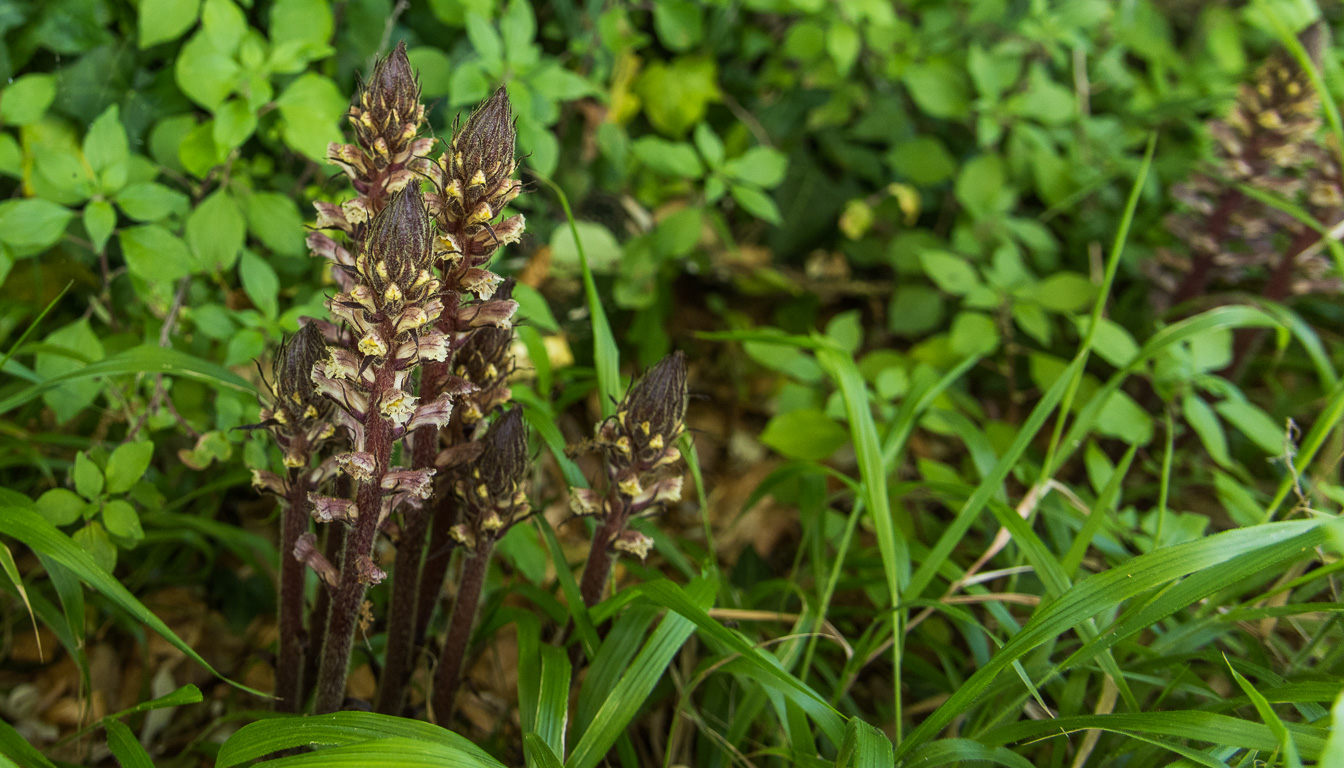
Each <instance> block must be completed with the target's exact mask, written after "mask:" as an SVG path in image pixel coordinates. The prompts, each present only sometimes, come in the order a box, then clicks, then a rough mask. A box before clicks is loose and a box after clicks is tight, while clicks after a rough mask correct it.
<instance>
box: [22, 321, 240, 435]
mask: <svg viewBox="0 0 1344 768" xmlns="http://www.w3.org/2000/svg"><path fill="white" fill-rule="evenodd" d="M80 322H86V321H83V320H81V321H80ZM99 356H100V357H101V353H100V355H99ZM139 373H163V374H168V375H171V376H186V377H188V378H193V379H198V380H201V381H205V382H207V383H210V384H214V385H221V386H226V387H230V388H232V389H236V390H238V391H240V392H244V393H247V394H256V388H255V387H253V386H252V384H251V383H249V382H248V381H247V379H244V378H242V377H241V376H239V375H238V374H236V373H234V372H233V371H230V370H229V369H227V368H225V367H223V366H221V365H218V364H216V363H212V362H209V361H207V360H202V359H200V358H198V357H193V356H191V355H188V354H186V353H185V352H179V351H177V350H175V349H167V348H164V347H160V346H158V345H157V344H146V345H144V346H139V347H133V348H131V349H128V350H126V351H124V352H120V353H118V354H116V355H113V356H112V357H109V358H108V359H106V360H101V361H100V362H97V363H93V364H90V365H79V364H76V365H75V366H74V369H73V370H69V371H68V372H66V373H62V374H60V375H58V376H51V377H49V378H48V380H47V381H44V382H42V383H41V384H34V385H33V386H31V387H28V388H26V389H23V390H20V391H19V392H16V393H14V394H12V395H10V396H9V397H6V398H5V399H3V400H0V413H5V412H6V411H9V410H12V409H14V408H17V407H19V406H20V405H23V404H24V403H26V402H28V401H30V400H33V399H34V398H37V397H39V396H41V395H42V393H44V392H47V391H50V390H52V389H55V388H56V387H59V386H61V385H62V384H65V383H68V382H76V381H82V380H84V379H92V378H98V377H100V376H121V375H127V374H139Z"/></svg>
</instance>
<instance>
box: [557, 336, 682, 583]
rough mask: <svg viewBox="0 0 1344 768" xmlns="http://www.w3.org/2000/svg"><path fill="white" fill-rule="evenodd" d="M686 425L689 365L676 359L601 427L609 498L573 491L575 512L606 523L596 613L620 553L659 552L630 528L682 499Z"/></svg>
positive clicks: (587, 576)
mask: <svg viewBox="0 0 1344 768" xmlns="http://www.w3.org/2000/svg"><path fill="white" fill-rule="evenodd" d="M685 418H686V357H685V355H683V354H682V353H681V352H674V353H673V354H671V355H668V356H667V357H665V358H663V359H662V360H660V361H659V362H658V364H657V365H655V366H653V368H650V369H649V371H648V372H647V373H645V374H644V376H643V378H641V379H640V380H639V381H637V382H635V384H634V385H633V386H631V387H630V391H629V392H628V393H626V396H625V399H624V400H622V401H621V403H620V405H619V406H618V407H617V409H616V414H615V415H614V416H612V417H611V418H608V419H606V420H605V421H603V422H602V423H600V424H598V426H597V440H596V445H597V447H598V448H599V449H600V450H601V451H602V453H603V456H604V459H605V464H606V470H607V489H606V492H605V494H604V493H602V492H600V491H598V490H596V489H590V488H572V489H570V510H571V511H573V512H574V514H576V515H580V516H595V517H597V518H598V520H599V521H600V524H599V525H598V529H597V532H596V534H595V535H594V537H593V543H592V550H591V551H590V553H589V556H588V564H587V566H586V567H585V570H584V574H583V583H582V591H583V595H584V600H585V602H587V603H588V604H589V605H592V604H594V603H596V602H597V601H598V600H599V599H601V594H602V591H603V589H604V588H605V585H606V579H607V577H608V576H609V574H610V570H611V556H612V554H613V553H615V552H624V553H627V554H632V555H635V556H636V557H639V558H640V559H643V558H644V557H645V556H646V555H647V554H648V552H649V548H650V547H652V546H653V541H652V540H651V539H650V538H649V537H648V536H645V535H644V534H642V533H640V532H639V531H636V530H632V529H629V528H627V527H626V526H627V524H628V523H629V521H630V519H631V518H632V517H636V516H641V515H650V514H654V513H656V512H658V511H661V510H662V509H663V508H664V507H665V506H666V505H668V504H670V503H673V502H675V501H677V500H679V499H680V498H681V486H682V478H681V475H680V474H679V473H674V472H671V471H670V470H671V468H672V467H673V466H674V465H675V464H676V463H677V462H678V461H680V460H681V451H679V450H678V449H677V447H676V442H677V440H678V438H680V437H681V433H682V431H683V430H684V429H685Z"/></svg>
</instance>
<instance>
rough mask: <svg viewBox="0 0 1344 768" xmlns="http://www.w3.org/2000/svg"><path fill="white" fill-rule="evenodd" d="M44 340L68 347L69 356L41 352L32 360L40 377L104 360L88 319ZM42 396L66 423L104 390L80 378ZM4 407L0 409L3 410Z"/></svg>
mask: <svg viewBox="0 0 1344 768" xmlns="http://www.w3.org/2000/svg"><path fill="white" fill-rule="evenodd" d="M43 343H44V344H46V345H48V346H49V347H53V348H59V349H64V350H67V351H68V352H69V353H70V354H69V355H62V354H59V353H56V352H39V353H38V355H37V360H36V361H35V362H34V363H33V370H34V371H36V372H37V375H38V376H41V377H42V378H43V379H46V380H47V383H50V382H51V381H53V380H56V379H59V378H62V377H65V376H67V375H69V374H71V373H76V372H78V371H81V370H84V369H85V368H86V367H87V366H88V364H89V363H96V362H97V361H99V360H102V359H103V354H104V352H103V343H102V341H100V340H99V339H98V336H97V334H95V333H94V332H93V329H92V328H90V327H89V321H88V319H86V318H85V319H80V320H76V321H75V322H73V323H71V324H69V325H67V326H65V327H63V328H60V329H58V330H56V331H53V332H52V333H51V334H49V335H48V336H47V337H46V339H44V340H43ZM48 389H50V391H48V392H47V393H46V394H45V395H44V396H43V398H42V399H43V401H44V402H45V403H46V404H47V407H49V408H51V409H52V411H53V412H55V414H56V420H57V421H59V422H61V423H64V422H67V421H69V420H70V419H72V418H74V417H75V416H76V415H77V414H79V413H80V412H81V411H83V410H84V409H85V408H87V407H89V406H90V405H92V404H93V401H94V400H96V399H97V398H98V393H99V392H101V391H102V389H103V387H102V385H101V384H99V383H97V382H92V381H80V382H71V383H67V384H64V385H62V386H60V387H59V388H57V387H56V386H54V385H53V386H51V387H49V388H48ZM5 410H8V409H5V408H0V413H3V412H4V411H5Z"/></svg>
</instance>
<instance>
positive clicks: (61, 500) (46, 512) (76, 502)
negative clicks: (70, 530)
mask: <svg viewBox="0 0 1344 768" xmlns="http://www.w3.org/2000/svg"><path fill="white" fill-rule="evenodd" d="M88 506H89V502H88V501H86V500H84V499H83V498H82V497H81V496H80V495H79V494H77V493H75V492H74V491H71V490H68V489H65V488H52V489H51V490H49V491H47V492H46V493H44V494H42V495H41V496H39V497H37V511H38V512H41V513H42V516H43V517H45V518H46V519H47V522H49V523H51V524H52V525H69V524H71V523H73V522H75V521H76V520H78V519H79V518H80V517H82V516H83V515H84V510H85V509H86V508H87V507H88Z"/></svg>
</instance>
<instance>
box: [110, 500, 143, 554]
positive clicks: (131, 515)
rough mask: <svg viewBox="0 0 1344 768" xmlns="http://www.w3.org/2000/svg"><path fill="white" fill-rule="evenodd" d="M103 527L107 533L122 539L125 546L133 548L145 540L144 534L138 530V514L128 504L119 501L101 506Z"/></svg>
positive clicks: (112, 501)
mask: <svg viewBox="0 0 1344 768" xmlns="http://www.w3.org/2000/svg"><path fill="white" fill-rule="evenodd" d="M103 525H104V526H105V527H106V528H107V532H108V533H110V534H112V535H113V536H116V537H117V538H119V539H124V540H125V543H126V544H127V546H131V547H133V546H135V545H136V544H139V543H140V541H141V539H143V538H145V532H144V531H143V530H142V529H141V528H140V515H139V513H137V512H136V511H135V507H132V506H131V505H130V503H129V502H126V501H123V500H121V499H113V500H111V501H109V502H107V504H105V505H103Z"/></svg>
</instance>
